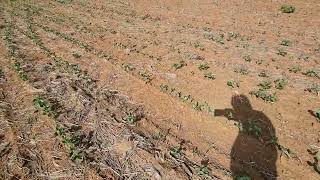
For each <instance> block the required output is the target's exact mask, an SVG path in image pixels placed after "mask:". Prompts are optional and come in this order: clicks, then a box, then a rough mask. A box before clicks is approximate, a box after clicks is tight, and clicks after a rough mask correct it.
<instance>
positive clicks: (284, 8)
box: [280, 4, 296, 13]
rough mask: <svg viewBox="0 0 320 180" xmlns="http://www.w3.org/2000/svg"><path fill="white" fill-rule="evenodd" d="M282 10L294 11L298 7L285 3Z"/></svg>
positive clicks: (284, 11) (283, 11)
mask: <svg viewBox="0 0 320 180" xmlns="http://www.w3.org/2000/svg"><path fill="white" fill-rule="evenodd" d="M280 10H281V12H282V13H294V11H295V10H296V8H295V7H293V6H291V5H287V4H284V5H282V6H281V8H280Z"/></svg>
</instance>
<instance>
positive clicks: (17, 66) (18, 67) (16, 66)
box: [14, 63, 29, 81]
mask: <svg viewBox="0 0 320 180" xmlns="http://www.w3.org/2000/svg"><path fill="white" fill-rule="evenodd" d="M14 69H15V70H16V71H17V72H18V74H19V77H20V78H21V79H22V80H23V81H27V80H28V79H29V77H28V75H27V73H26V72H25V71H24V70H23V69H22V68H21V65H20V63H15V64H14Z"/></svg>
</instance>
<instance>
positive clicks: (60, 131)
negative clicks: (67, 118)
mask: <svg viewBox="0 0 320 180" xmlns="http://www.w3.org/2000/svg"><path fill="white" fill-rule="evenodd" d="M65 132H66V130H65V128H58V127H57V128H56V131H55V132H54V135H55V136H63V135H64V134H65Z"/></svg>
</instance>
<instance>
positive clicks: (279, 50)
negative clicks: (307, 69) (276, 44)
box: [277, 48, 288, 56]
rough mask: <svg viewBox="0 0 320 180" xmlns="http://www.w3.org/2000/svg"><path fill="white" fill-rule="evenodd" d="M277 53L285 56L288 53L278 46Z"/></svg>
mask: <svg viewBox="0 0 320 180" xmlns="http://www.w3.org/2000/svg"><path fill="white" fill-rule="evenodd" d="M277 50H278V52H277V54H278V55H280V56H286V55H287V54H288V53H287V52H286V51H285V50H284V49H283V48H278V49H277Z"/></svg>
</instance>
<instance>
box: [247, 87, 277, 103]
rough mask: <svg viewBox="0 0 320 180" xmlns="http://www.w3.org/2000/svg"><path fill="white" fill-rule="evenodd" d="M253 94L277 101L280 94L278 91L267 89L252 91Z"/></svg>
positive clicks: (265, 99)
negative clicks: (271, 91)
mask: <svg viewBox="0 0 320 180" xmlns="http://www.w3.org/2000/svg"><path fill="white" fill-rule="evenodd" d="M250 94H251V95H254V96H256V97H257V98H261V99H262V100H264V101H266V102H276V101H278V96H277V95H276V93H272V94H270V93H268V92H267V91H266V90H265V89H259V90H257V91H251V92H250Z"/></svg>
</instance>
